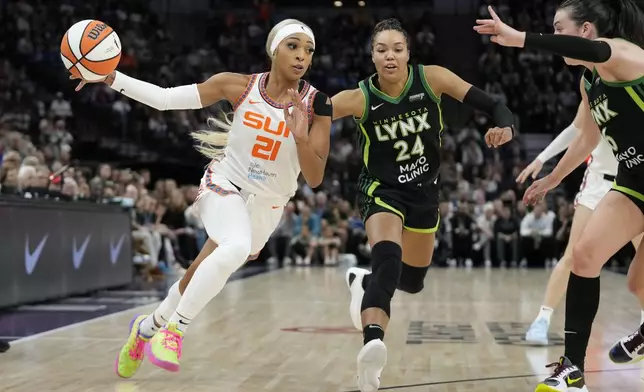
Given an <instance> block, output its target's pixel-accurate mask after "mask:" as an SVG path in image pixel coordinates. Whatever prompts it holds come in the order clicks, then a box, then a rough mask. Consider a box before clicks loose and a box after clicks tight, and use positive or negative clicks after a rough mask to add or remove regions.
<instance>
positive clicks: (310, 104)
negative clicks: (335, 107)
mask: <svg viewBox="0 0 644 392" xmlns="http://www.w3.org/2000/svg"><path fill="white" fill-rule="evenodd" d="M317 93H318V90H314V91H313V92H312V93H311V96H310V97H309V100H308V102H307V106H308V107H307V108H306V109H307V114H308V117H309V125H312V124H313V115H314V114H315V113H313V105H314V104H315V96H316V95H317Z"/></svg>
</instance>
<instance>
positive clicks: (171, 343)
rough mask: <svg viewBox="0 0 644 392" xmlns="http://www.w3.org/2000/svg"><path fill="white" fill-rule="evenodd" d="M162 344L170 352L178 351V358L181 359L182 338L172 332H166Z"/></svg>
mask: <svg viewBox="0 0 644 392" xmlns="http://www.w3.org/2000/svg"><path fill="white" fill-rule="evenodd" d="M164 332H165V333H164V334H163V340H162V342H161V344H162V345H163V347H165V348H167V349H168V350H172V351H176V353H177V358H181V336H179V334H178V333H176V332H172V331H168V330H166V331H164Z"/></svg>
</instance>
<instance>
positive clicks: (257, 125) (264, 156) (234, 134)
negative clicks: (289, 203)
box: [201, 72, 317, 198]
mask: <svg viewBox="0 0 644 392" xmlns="http://www.w3.org/2000/svg"><path fill="white" fill-rule="evenodd" d="M268 76H269V73H268V72H267V73H261V74H254V75H252V76H251V79H250V82H249V83H248V86H247V87H246V90H245V91H244V93H243V94H242V95H241V97H239V99H238V100H237V102H235V103H234V104H233V109H234V117H233V121H232V129H231V130H230V132H229V135H228V145H227V146H226V149H225V155H224V157H223V158H222V159H221V160H219V161H212V162H211V163H210V164H209V165H208V168H207V169H206V173H205V174H204V178H203V179H202V181H201V182H202V189H203V188H207V187H208V185H207V184H211V183H213V181H209V180H210V179H211V177H212V176H213V175H217V176H224V177H225V178H226V179H227V180H228V181H230V182H231V183H232V184H234V185H235V186H237V187H239V188H241V189H243V190H244V191H247V192H249V193H252V194H256V195H258V196H265V197H284V198H290V197H292V196H293V195H294V194H295V191H296V190H297V179H298V176H299V175H300V163H299V161H298V158H297V147H296V145H295V139H294V138H293V136H292V135H291V133H290V130H289V129H288V128H287V127H286V123H285V121H284V112H283V110H284V109H283V108H284V106H283V105H282V104H280V103H278V102H276V101H274V100H273V99H271V97H269V96H268V93H267V92H266V83H267V81H268ZM299 91H300V97H301V98H302V102H304V104H305V105H306V107H307V109H308V117H309V124H312V122H313V100H314V99H315V95H316V93H317V89H315V88H314V87H313V86H311V85H310V84H309V83H307V82H305V81H301V82H300V88H299Z"/></svg>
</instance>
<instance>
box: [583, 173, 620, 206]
mask: <svg viewBox="0 0 644 392" xmlns="http://www.w3.org/2000/svg"><path fill="white" fill-rule="evenodd" d="M614 179H615V177H614V176H610V175H607V174H601V173H597V172H595V171H592V170H589V169H586V173H584V180H583V181H582V182H581V186H580V187H579V192H578V193H577V197H575V207H576V206H577V205H579V204H581V205H582V206H584V207H587V208H590V209H591V210H593V211H594V210H595V207H597V204H599V201H600V200H601V199H603V198H604V196H606V194H607V193H608V191H610V189H611V187H612V185H613V181H614Z"/></svg>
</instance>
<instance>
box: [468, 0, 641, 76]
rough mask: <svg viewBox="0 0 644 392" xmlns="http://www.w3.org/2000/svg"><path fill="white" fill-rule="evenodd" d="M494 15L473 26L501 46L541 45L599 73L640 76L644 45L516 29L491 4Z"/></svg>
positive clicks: (491, 11) (491, 12)
mask: <svg viewBox="0 0 644 392" xmlns="http://www.w3.org/2000/svg"><path fill="white" fill-rule="evenodd" d="M488 11H489V13H490V16H491V17H492V19H478V20H477V21H476V23H477V26H474V30H476V31H477V32H478V33H479V34H482V35H490V36H491V37H490V40H491V41H492V42H495V43H497V44H499V45H501V46H508V47H517V48H530V49H540V50H544V51H548V52H551V53H555V54H558V55H560V56H563V57H568V58H571V59H575V60H578V61H581V62H582V63H583V64H582V65H583V66H584V67H586V68H588V69H593V68H597V69H598V71H599V73H600V74H601V73H602V70H608V73H609V74H610V75H611V76H612V77H614V78H615V79H616V80H633V79H636V78H639V77H640V76H641V74H642V69H643V68H644V56H643V55H642V49H641V48H639V47H637V46H636V45H635V44H632V43H629V42H626V41H624V40H621V39H612V38H599V39H596V40H591V39H587V38H582V37H577V36H572V35H566V34H541V33H530V32H524V31H517V30H515V29H514V28H512V27H510V26H508V25H507V24H505V23H504V22H503V21H502V20H501V18H499V16H498V15H497V14H496V12H494V9H493V8H492V7H491V6H488Z"/></svg>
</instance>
